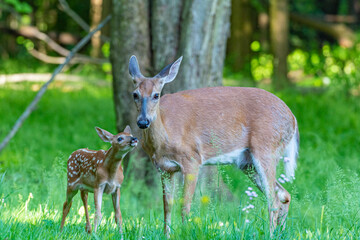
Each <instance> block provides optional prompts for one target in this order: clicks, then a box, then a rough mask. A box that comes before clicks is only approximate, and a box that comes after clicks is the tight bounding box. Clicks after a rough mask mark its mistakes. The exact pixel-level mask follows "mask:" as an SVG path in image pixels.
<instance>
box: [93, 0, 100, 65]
mask: <svg viewBox="0 0 360 240" xmlns="http://www.w3.org/2000/svg"><path fill="white" fill-rule="evenodd" d="M102 4H103V0H90V19H91V27H90V28H91V29H93V28H94V27H96V26H97V25H99V23H100V22H101V15H102V14H101V13H102ZM100 35H101V32H100V31H99V32H97V33H96V34H95V35H94V36H93V37H92V38H91V52H90V55H91V56H92V57H96V58H98V57H100V56H101V39H100Z"/></svg>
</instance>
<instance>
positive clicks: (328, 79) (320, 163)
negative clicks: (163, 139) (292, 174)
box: [0, 0, 360, 239]
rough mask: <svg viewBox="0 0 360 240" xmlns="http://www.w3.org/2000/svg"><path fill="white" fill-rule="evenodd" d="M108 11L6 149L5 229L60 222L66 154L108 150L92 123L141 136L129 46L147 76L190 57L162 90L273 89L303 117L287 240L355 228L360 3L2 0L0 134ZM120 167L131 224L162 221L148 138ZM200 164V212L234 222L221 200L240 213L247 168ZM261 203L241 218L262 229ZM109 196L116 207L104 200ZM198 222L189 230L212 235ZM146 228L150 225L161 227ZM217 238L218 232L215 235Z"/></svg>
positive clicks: (1, 168) (1, 218) (0, 160)
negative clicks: (106, 20) (101, 25)
mask: <svg viewBox="0 0 360 240" xmlns="http://www.w3.org/2000/svg"><path fill="white" fill-rule="evenodd" d="M108 15H111V16H112V20H111V22H110V23H108V24H107V25H105V27H104V28H102V29H101V31H100V32H97V33H96V34H95V35H94V36H93V37H92V38H91V41H89V43H88V44H87V45H86V46H85V47H84V48H82V49H81V51H80V52H78V53H77V54H76V55H75V57H74V58H73V59H72V60H71V61H70V63H69V64H67V65H66V66H65V68H64V70H63V71H62V73H60V74H58V75H57V77H56V80H55V82H54V83H52V84H51V85H50V87H49V90H48V91H47V92H46V93H45V95H44V97H43V98H42V99H41V101H40V103H39V105H38V107H37V108H36V110H35V111H34V112H33V113H32V114H31V115H30V117H29V118H28V119H27V120H26V121H25V122H24V124H23V126H22V127H21V128H20V130H19V132H18V133H17V134H16V135H15V137H14V138H13V139H12V140H11V141H10V143H9V145H8V146H7V147H6V148H4V149H3V150H2V151H1V152H0V177H1V176H2V177H1V178H0V200H1V201H0V232H3V233H4V234H5V235H4V236H7V237H10V238H11V234H10V233H11V232H14V231H15V232H16V231H22V229H23V228H24V227H26V228H29V229H30V230H29V231H28V232H27V233H26V234H28V235H26V234H25V235H24V236H25V238H26V237H35V238H37V237H42V236H43V235H41V234H44V232H41V231H40V230H39V229H38V228H37V227H36V226H35V225H36V224H35V225H34V226H33V225H31V223H30V222H33V223H34V222H35V223H37V225H39V226H42V227H44V226H45V227H46V229H47V227H48V228H49V229H50V230H49V231H55V230H54V229H57V227H58V226H57V225H58V222H59V218H60V213H61V210H62V203H63V201H64V199H65V189H66V161H67V157H68V156H69V155H70V153H71V152H72V151H74V150H76V149H78V148H83V147H88V148H90V149H100V148H102V149H107V148H108V147H109V146H108V145H107V144H105V143H103V142H102V141H101V140H100V139H99V138H98V137H97V134H96V132H95V130H94V127H95V126H99V127H102V128H104V129H107V130H109V131H110V132H112V133H115V132H117V131H122V130H123V129H124V127H125V126H126V125H127V124H129V125H131V126H132V129H133V130H134V131H135V135H136V136H139V137H140V136H141V132H140V131H139V130H138V128H137V126H136V124H135V117H136V114H137V113H136V110H135V105H134V104H133V100H132V97H131V92H132V91H133V84H132V81H131V79H130V77H129V74H128V61H129V58H130V56H131V55H136V56H137V58H138V59H139V63H140V67H141V71H142V72H143V74H144V75H145V76H154V75H155V74H157V73H158V72H159V71H160V70H161V69H162V68H163V67H165V66H166V65H167V64H169V63H171V62H173V61H175V60H176V59H177V58H178V57H180V56H184V59H183V62H182V65H181V68H180V72H179V75H178V77H177V79H176V80H175V81H174V82H172V83H171V84H168V85H167V86H166V87H165V89H164V92H163V94H164V93H172V92H176V91H180V90H184V89H193V88H200V87H207V86H219V85H226V86H243V87H244V86H245V87H259V88H263V89H266V90H268V91H271V92H273V93H274V94H276V95H277V96H279V97H280V98H281V99H282V100H284V102H285V103H286V104H287V105H288V106H289V107H290V109H291V110H292V111H293V113H294V115H295V116H296V117H297V120H298V124H299V130H300V138H301V146H300V158H299V161H298V166H299V167H298V170H297V173H296V180H295V181H294V182H293V183H285V188H287V189H288V191H289V192H290V193H291V194H292V198H293V203H292V205H291V210H290V217H289V219H290V220H289V221H290V225H291V226H292V227H291V228H290V230H289V231H290V232H287V234H288V235H287V236H286V237H285V239H286V238H287V237H289V236H300V237H304V238H311V237H312V236H323V234H328V235H327V236H329V237H335V238H337V237H344V236H352V237H354V238H356V236H359V229H358V228H359V227H357V226H359V224H358V222H359V220H360V217H359V214H358V212H359V211H358V209H359V207H360V206H359V205H360V202H359V199H360V187H359V186H360V185H359V184H358V182H359V176H358V174H359V172H360V165H359V162H360V137H359V136H360V68H359V66H360V38H359V33H360V24H359V21H360V1H359V0H322V1H311V0H301V1H295V0H270V1H266V0H217V1H211V0H203V1H202V0H172V1H166V0H132V1H126V0H118V1H117V0H113V1H111V0H90V1H68V2H67V1H66V0H28V1H23V0H1V1H0V33H1V34H0V56H1V60H0V101H1V102H0V116H1V117H0V141H2V139H3V138H5V136H6V135H7V134H8V133H9V131H10V130H11V128H12V126H13V124H14V123H15V121H16V120H17V119H18V117H19V116H20V115H21V114H22V112H23V111H24V110H25V108H26V107H27V106H28V104H30V102H31V101H32V100H33V98H34V96H35V94H36V93H37V91H38V90H39V89H40V88H41V86H42V84H44V83H45V82H46V81H48V80H49V79H50V76H51V73H52V72H53V71H54V70H55V68H56V67H57V66H58V65H59V64H61V63H63V62H64V61H65V57H66V56H67V55H68V54H69V51H70V50H71V49H72V48H73V47H74V46H75V45H76V44H77V43H78V42H79V41H80V40H81V39H82V38H83V37H85V36H86V35H87V34H88V33H89V31H90V30H91V29H94V28H95V27H96V26H97V25H98V24H99V23H100V22H101V21H102V20H103V19H104V18H106V17H107V16H108ZM209 97H211V96H209ZM124 168H125V175H126V177H125V181H124V185H123V187H122V190H121V191H122V196H123V197H122V200H121V201H122V206H123V207H122V210H123V212H124V219H126V218H128V219H129V218H131V219H133V220H134V219H135V220H134V221H135V222H136V221H137V220H136V219H139V218H141V217H142V216H145V220H143V221H145V223H151V222H152V221H155V222H158V223H159V224H160V225H161V219H162V204H161V201H162V195H161V190H160V178H159V174H158V173H157V172H156V170H155V168H154V167H153V166H152V164H151V163H150V161H149V160H148V159H147V157H146V155H145V154H144V153H143V152H142V151H141V148H139V149H138V151H136V152H134V153H132V154H131V156H129V157H128V158H127V159H126V160H125V161H124ZM203 172H204V173H203V179H204V180H202V181H201V183H200V184H199V187H198V188H199V190H198V193H197V195H198V196H197V197H196V199H198V200H199V199H200V201H197V200H196V199H195V200H194V204H195V208H194V209H195V210H194V211H195V214H194V216H199V219H207V217H208V216H207V212H208V211H205V210H204V208H205V207H206V208H210V209H212V211H211V212H212V213H215V214H213V215H214V216H215V221H220V220H221V219H227V220H226V221H229V222H230V224H232V223H231V220H229V219H232V218H234V219H235V220H237V219H238V218H239V219H242V218H244V216H242V215H241V214H240V216H242V217H239V215H236V216H233V215H234V212H232V211H231V210H229V209H231V208H228V207H227V208H226V209H227V210H228V212H227V211H225V210H224V206H225V203H224V202H226V204H230V205H226V206H232V207H235V208H240V209H242V208H243V207H244V206H245V205H246V203H247V202H246V201H247V200H246V199H247V198H246V194H244V191H245V190H246V189H247V188H248V187H249V186H252V187H254V186H253V185H252V183H251V182H250V181H249V180H248V179H247V178H246V177H245V176H244V174H242V173H240V172H239V171H237V170H236V169H234V168H233V167H231V166H229V167H213V168H210V167H209V168H204V169H203ZM206 172H208V173H207V174H206ZM209 173H210V174H209ZM281 173H282V166H280V168H279V171H278V175H279V176H280V174H281ZM206 175H207V176H209V175H210V176H211V177H212V179H211V178H207V177H206ZM214 176H216V177H214ZM214 179H215V180H214ZM209 182H213V183H212V184H208V183H209ZM208 188H210V189H211V191H208V190H206V189H208ZM203 189H204V190H203ZM214 189H215V191H214ZM258 192H259V191H258ZM30 193H31V197H30ZM350 196H351V197H350ZM204 197H206V198H204ZM207 197H209V198H207ZM79 199H80V198H79ZM79 199H77V200H76V201H75V204H74V207H73V210H72V212H71V214H72V215H71V218H70V219H72V220H71V221H72V223H73V224H75V226H78V225H79V224H80V225H81V226H80V227H77V228H76V227H75V228H72V230H71V231H74V232H76V231H79V232H82V227H83V226H82V225H84V223H85V221H84V219H83V218H82V216H83V213H82V214H81V212H80V210H79V209H80V207H81V202H80V201H78V200H79ZM256 201H258V204H257V206H259V209H258V210H256V211H254V212H253V213H250V215H249V216H247V217H246V218H247V219H250V221H252V222H253V223H258V224H254V226H256V225H261V226H262V224H263V223H262V221H261V220H259V216H260V217H261V218H264V219H265V218H267V217H266V210H265V209H266V208H265V206H266V204H265V202H264V201H265V200H264V199H263V198H262V199H260V198H259V200H256ZM105 202H107V203H104V204H105V205H104V206H105V207H104V208H105V210H104V211H105V212H106V214H107V215H108V216H110V213H111V208H112V207H111V204H110V202H111V201H110V198H105ZM209 202H210V205H206V204H209ZM220 203H221V204H220ZM91 204H93V202H91V201H90V205H91ZM196 204H198V205H199V206H197V205H196ZM204 204H205V205H206V206H203V205H204ZM231 204H233V205H231ZM196 206H197V207H196ZM39 208H40V210H39ZM44 208H45V209H51V210H49V211H48V212H46V211H45V210H44ZM91 208H92V206H91ZM262 208H264V209H262ZM78 210H79V212H78ZM55 211H57V212H55ZM217 211H219V212H217ZM92 212H93V211H92ZM240 212H241V211H240ZM15 213H16V214H15ZM236 213H238V211H236ZM197 214H198V215H197ZM227 214H228V215H227ZM15 216H17V217H15ZM79 219H80V220H79ZM81 219H82V220H81ZM219 219H220V220H219ZM81 221H82V222H81ZM109 221H110V220H109ZM141 221H142V220H141ZM141 221H140V222H141ZM204 221H205V220H204ZM221 221H225V220H221ZM18 222H22V223H23V225H19V224H15V223H18ZM29 224H30V225H31V226H30V225H29ZM76 224H77V225H76ZM129 224H130V223H129ZM131 224H133V222H131ZM131 224H130V225H129V227H128V229H129V231H130V232H131V231H135V233H134V234H135V235H134V236H135V238H136V237H138V236H141V234H144V233H142V232H141V230H139V229H144V226H140V227H139V226H138V225H136V224H139V222H137V223H136V224H135V223H134V224H133V225H131ZM140 225H141V224H140ZM131 226H132V227H131ZM134 226H137V227H134ZM232 226H233V227H234V226H235V225H232ZM148 227H149V228H150V230H151V226H148ZM179 228H180V226H179ZM236 228H237V227H234V229H235V230H234V231H233V232H231V233H233V234H236V233H237V232H236ZM238 228H240V230H239V231H240V232H242V231H243V228H241V227H239V226H238ZM78 229H80V230H78ZM199 229H200V230H199V231H198V232H195V233H194V236H197V237H198V234H200V235H201V234H203V233H204V231H203V230H201V227H199ZM215 229H216V228H215ZM244 229H245V228H244ZM246 229H247V230H246V231H245V230H244V231H243V232H244V234H245V235H243V236H250V237H251V236H252V237H254V236H255V237H254V239H256V236H257V237H260V236H263V235H264V234H266V231H263V229H262V228H256V227H254V228H253V229H250V230H249V229H248V228H246ZM326 229H327V230H326ZM329 229H335V230H333V231H329ZM152 230H153V233H154V234H156V233H158V232H161V227H159V226H156V227H155V226H154V229H152ZM212 230H214V229H212ZM212 230H211V231H212ZM32 231H33V232H32ZM56 231H57V230H56ZM56 231H55V232H56ZM71 231H70V233H71ZM139 231H140V232H139ZM211 231H210V232H211ZM214 231H215V230H214ZM254 232H255V234H257V235H251V234H253V233H254ZM45 233H46V231H45ZM34 234H35V235H34ZM47 234H49V233H47ZM79 234H80V233H79ZM104 234H105V233H104ZM147 234H151V233H147ZM216 234H220V235H216V236H218V237H220V238H221V236H222V235H221V232H220V233H218V232H216ZM247 234H248V235H247ZM331 234H333V235H331ZM0 236H1V235H0ZM49 236H52V235H49ZM79 236H80V235H79ZM81 236H83V237H86V235H81ZM109 236H110V235H109ZM146 236H148V237H149V238H152V237H153V236H152V235H146ZM209 236H210V235H209ZM211 236H212V235H211ZM309 236H310V237H309ZM300 237H299V238H300ZM248 239H249V238H248Z"/></svg>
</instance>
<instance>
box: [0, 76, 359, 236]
mask: <svg viewBox="0 0 360 240" xmlns="http://www.w3.org/2000/svg"><path fill="white" fill-rule="evenodd" d="M38 86H39V85H36V84H29V83H19V84H8V85H5V86H1V87H0V101H1V103H0V114H1V118H0V138H1V139H3V137H4V136H5V135H6V134H7V132H8V131H9V129H10V128H11V126H12V125H13V123H14V121H15V120H16V119H17V118H18V116H19V115H20V114H21V113H22V112H23V110H24V109H25V107H26V106H27V104H28V103H29V102H30V101H31V100H32V98H33V97H34V95H35V93H36V92H35V91H32V90H31V89H36V88H37V87H38ZM53 86H56V87H52V88H51V89H49V91H48V92H47V93H46V94H45V96H44V98H43V99H42V100H41V102H40V104H39V106H38V108H37V109H36V110H35V111H34V112H33V114H32V115H31V116H30V118H29V119H27V120H26V122H25V123H24V125H23V127H22V128H21V129H20V131H19V132H18V133H17V135H16V136H15V137H14V139H13V140H12V141H11V142H10V144H9V145H8V146H7V148H6V149H5V150H4V151H3V152H2V153H1V155H0V239H109V238H119V237H120V235H119V233H118V231H117V229H116V227H115V223H114V218H113V214H112V204H111V199H110V198H109V196H105V197H104V200H103V210H102V212H103V220H102V223H101V226H100V227H99V231H98V232H97V234H92V235H88V234H86V233H85V218H84V216H83V213H82V211H81V206H82V203H81V200H80V196H76V197H75V198H74V204H73V206H72V209H71V211H70V214H69V217H68V218H67V221H66V224H65V228H64V232H63V233H60V231H59V228H60V220H61V214H62V204H63V201H64V199H65V189H66V188H65V187H66V161H67V157H68V156H69V154H70V153H71V152H72V151H74V150H76V149H78V148H82V147H89V148H90V149H100V148H101V149H106V148H107V147H108V145H107V144H105V143H103V142H102V141H101V140H100V139H99V138H98V137H97V135H96V132H95V130H94V127H95V126H99V127H102V128H104V129H107V130H109V131H111V132H115V116H114V106H113V102H112V92H111V88H110V84H109V83H107V84H100V83H96V82H88V83H86V82H75V83H59V82H55V83H54V85H53ZM278 96H280V97H281V98H282V99H283V100H284V101H285V102H286V103H287V104H288V105H289V107H290V108H291V109H292V111H293V112H294V114H295V115H296V116H297V119H298V123H299V129H300V134H301V151H300V158H299V161H298V170H297V172H296V180H295V181H294V182H293V183H286V184H285V185H284V186H285V188H286V189H288V191H289V192H290V193H291V195H292V203H291V207H290V214H289V218H288V225H287V229H286V231H284V232H277V235H276V238H277V239H358V238H360V229H359V228H360V227H359V226H360V222H359V221H360V211H359V210H360V184H359V183H360V179H359V178H360V177H359V175H358V174H359V172H360V164H359V162H360V161H359V160H360V150H359V149H360V148H359V146H360V99H359V98H358V97H346V96H342V95H340V94H337V93H332V92H329V93H325V94H321V95H310V94H309V95H302V94H301V93H299V92H295V91H284V92H280V93H278ZM138 161H139V160H138V159H137V158H136V157H133V158H132V159H131V161H130V164H129V169H130V172H129V174H128V175H127V177H126V178H125V181H124V184H123V187H122V188H121V211H122V214H123V219H124V223H123V229H124V238H125V239H143V238H144V239H165V237H164V235H163V230H162V229H163V222H162V221H163V212H162V196H161V189H160V186H159V182H160V177H159V175H158V174H157V173H156V171H155V168H153V169H151V171H150V174H152V175H153V176H154V178H155V180H154V182H155V185H154V186H153V187H151V188H149V187H147V186H146V185H145V183H144V182H145V181H144V179H141V178H139V177H138V176H137V175H136V171H131V169H136V167H137V165H136V164H137V162H138ZM281 172H282V167H281V166H280V168H279V172H278V173H279V174H280V173H281ZM220 173H221V175H220V176H215V177H214V178H217V179H220V178H221V177H222V178H223V179H224V180H225V182H226V183H227V186H228V189H229V190H223V185H218V184H216V182H217V181H215V184H214V185H213V186H208V188H211V189H212V190H215V191H210V190H206V189H205V190H203V189H198V190H197V194H196V196H195V198H194V201H193V208H192V213H191V215H190V216H189V218H188V219H187V221H186V222H184V223H183V222H182V221H181V216H180V209H179V206H180V203H179V202H180V201H181V200H179V199H177V200H176V202H175V211H174V213H173V218H172V220H173V225H172V228H173V235H172V238H173V239H263V238H265V239H266V238H270V237H269V234H268V221H267V218H268V216H267V204H266V202H265V199H264V197H263V196H262V195H261V193H260V192H259V191H257V190H256V191H257V192H258V194H259V195H260V196H259V197H258V198H256V199H255V200H254V201H253V202H252V204H253V205H254V206H255V208H254V209H252V210H251V211H249V213H245V212H243V211H241V209H242V208H243V207H244V206H246V205H247V203H248V199H247V196H246V195H245V194H244V191H245V190H246V189H247V188H248V187H249V186H251V187H253V188H254V186H253V185H252V183H251V182H250V181H249V180H248V179H247V178H246V177H245V176H244V174H242V173H241V172H239V171H237V170H235V169H233V168H232V167H230V166H229V167H223V168H221V169H220ZM229 179H230V180H229ZM228 180H229V181H228ZM214 192H215V193H214ZM230 192H231V194H230ZM31 197H32V198H31ZM208 198H210V201H209V202H207V200H206V199H208ZM89 199H90V201H89V204H90V214H91V218H92V219H91V221H92V223H93V217H94V205H93V200H92V194H90V196H89ZM246 219H247V220H249V221H250V222H249V223H245V220H246Z"/></svg>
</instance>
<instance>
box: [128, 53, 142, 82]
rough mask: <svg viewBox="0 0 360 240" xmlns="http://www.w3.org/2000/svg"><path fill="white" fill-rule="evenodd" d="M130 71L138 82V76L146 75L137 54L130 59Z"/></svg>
mask: <svg viewBox="0 0 360 240" xmlns="http://www.w3.org/2000/svg"><path fill="white" fill-rule="evenodd" d="M129 73H130V75H131V78H132V79H133V80H134V83H135V82H136V79H137V78H143V77H144V76H143V75H142V74H141V71H140V67H139V63H138V60H137V58H136V57H135V55H132V56H131V57H130V60H129Z"/></svg>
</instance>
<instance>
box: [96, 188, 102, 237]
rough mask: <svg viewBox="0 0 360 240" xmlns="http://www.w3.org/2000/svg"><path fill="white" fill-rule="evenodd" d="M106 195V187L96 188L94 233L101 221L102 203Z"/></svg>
mask: <svg viewBox="0 0 360 240" xmlns="http://www.w3.org/2000/svg"><path fill="white" fill-rule="evenodd" d="M103 193H104V186H100V187H98V188H94V202H95V224H94V231H95V232H96V230H97V227H98V225H99V224H100V221H101V202H102V196H103Z"/></svg>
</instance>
